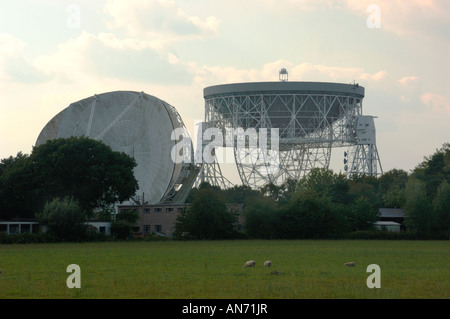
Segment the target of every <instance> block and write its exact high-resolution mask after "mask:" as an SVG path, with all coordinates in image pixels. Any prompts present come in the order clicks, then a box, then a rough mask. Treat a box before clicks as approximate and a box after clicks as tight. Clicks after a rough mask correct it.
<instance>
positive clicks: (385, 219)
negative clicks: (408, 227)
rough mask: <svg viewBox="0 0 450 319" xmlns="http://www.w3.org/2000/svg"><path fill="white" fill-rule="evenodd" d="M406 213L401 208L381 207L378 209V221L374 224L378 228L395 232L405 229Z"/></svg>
mask: <svg viewBox="0 0 450 319" xmlns="http://www.w3.org/2000/svg"><path fill="white" fill-rule="evenodd" d="M404 220H405V214H404V212H403V210H402V209H400V208H380V209H379V210H378V221H377V222H376V223H375V224H374V225H375V227H376V228H377V229H384V230H388V231H393V232H399V231H401V230H404V226H403V222H404Z"/></svg>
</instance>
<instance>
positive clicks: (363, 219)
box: [176, 143, 450, 239]
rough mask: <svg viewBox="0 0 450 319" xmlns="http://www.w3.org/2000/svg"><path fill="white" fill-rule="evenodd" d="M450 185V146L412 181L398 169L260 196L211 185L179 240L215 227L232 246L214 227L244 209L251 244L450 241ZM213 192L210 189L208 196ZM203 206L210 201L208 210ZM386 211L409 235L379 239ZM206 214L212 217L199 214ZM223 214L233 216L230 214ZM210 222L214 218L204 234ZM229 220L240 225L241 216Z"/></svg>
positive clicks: (323, 175) (319, 178) (323, 172)
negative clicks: (392, 211)
mask: <svg viewBox="0 0 450 319" xmlns="http://www.w3.org/2000/svg"><path fill="white" fill-rule="evenodd" d="M449 181H450V144H448V143H447V144H444V146H443V147H442V148H441V149H438V150H436V152H435V153H434V154H433V155H431V156H428V157H425V158H424V161H423V162H422V163H420V164H419V165H418V166H417V167H416V168H415V169H414V170H413V171H412V172H410V173H408V172H406V171H404V170H401V169H392V170H390V171H388V172H385V173H384V174H383V175H382V176H380V177H373V176H353V177H350V178H347V176H345V175H343V174H336V173H334V172H333V171H331V170H327V169H323V168H315V169H313V170H312V171H311V172H310V174H309V175H308V176H307V177H304V178H302V179H301V180H300V181H298V182H296V181H293V180H288V181H287V182H286V183H285V184H283V185H281V186H276V185H273V184H268V185H266V186H265V187H263V188H262V189H261V190H259V191H255V190H252V189H250V188H249V187H247V186H235V187H233V188H230V189H227V190H220V189H219V188H217V187H212V186H210V185H207V184H204V185H201V186H200V187H199V188H198V189H193V190H192V192H191V194H190V198H189V201H191V202H192V204H193V205H192V207H191V209H190V212H189V211H188V212H185V213H184V214H183V218H184V220H189V223H190V224H188V223H186V222H184V221H183V220H180V221H179V222H178V223H177V226H178V229H179V230H181V231H178V232H176V234H178V235H180V234H182V233H189V234H191V237H194V238H198V239H201V238H204V236H203V237H202V236H200V235H197V233H196V229H197V228H201V227H206V226H209V229H208V233H209V234H210V235H209V237H208V238H212V239H217V238H229V237H230V236H232V234H233V233H232V231H231V230H230V227H229V226H228V228H227V229H228V231H227V232H221V231H217V232H214V227H215V226H214V221H216V222H217V221H219V220H221V219H217V220H214V218H213V216H211V215H214V214H215V211H217V209H214V207H223V204H224V203H225V202H226V203H244V205H245V206H244V211H243V214H244V217H245V225H244V226H245V227H244V231H245V234H246V235H247V236H248V237H250V238H265V239H305V238H321V239H327V238H329V239H332V238H377V237H378V238H379V237H383V238H417V239H427V238H430V239H431V238H433V239H448V238H449V236H450V185H449ZM205 189H209V191H208V194H207V195H205V192H206V191H205ZM203 201H208V205H205V203H203ZM214 201H215V202H214ZM194 204H195V205H194ZM383 207H385V208H402V209H403V210H404V213H405V221H404V225H403V230H404V231H403V232H402V233H400V234H386V233H385V232H384V233H383V232H377V231H374V229H373V223H374V222H375V221H377V220H378V210H379V208H383ZM198 210H202V211H204V213H202V214H198ZM208 214H210V215H208ZM221 214H222V215H223V214H225V213H224V212H223V210H222V212H221ZM231 215H232V213H231ZM202 216H208V220H206V222H205V225H204V226H203V225H202V218H203V217H202ZM222 220H228V222H229V221H230V220H232V221H233V222H234V223H236V222H237V219H236V216H235V218H234V219H233V218H231V219H230V218H228V219H227V218H222ZM194 225H197V226H194ZM196 227H197V228H196ZM221 227H222V228H223V226H221ZM192 234H194V235H193V236H192ZM201 234H204V232H201ZM235 235H236V234H235Z"/></svg>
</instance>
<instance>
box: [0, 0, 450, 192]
mask: <svg viewBox="0 0 450 319" xmlns="http://www.w3.org/2000/svg"><path fill="white" fill-rule="evenodd" d="M449 57H450V1H447V0H378V1H377V0H369V1H366V0H334V1H331V0H276V1H275V0H239V1H237V0H142V1H138V0H111V1H110V0H95V1H92V0H90V1H87V0H80V1H76V0H68V1H65V0H29V1H27V0H16V1H2V2H1V4H0V159H3V158H6V157H9V156H11V155H12V156H15V155H16V154H17V153H18V152H22V153H26V154H30V153H31V151H32V147H33V145H34V144H35V142H36V139H37V137H38V135H39V133H40V131H41V130H42V128H43V127H44V126H45V124H46V123H47V122H48V121H49V120H51V119H52V118H53V116H55V115H56V114H57V113H58V112H59V111H61V110H62V109H64V108H66V107H67V106H68V105H69V104H71V103H72V102H76V101H79V100H81V99H84V98H87V97H90V96H92V95H94V94H100V93H104V92H110V91H116V90H131V91H139V92H140V91H144V92H145V93H147V94H150V95H153V96H156V97H158V98H160V99H162V100H164V101H166V102H167V103H169V104H171V105H173V106H174V107H175V108H176V109H177V110H178V112H179V113H180V115H181V117H182V118H183V121H184V123H185V125H186V126H187V128H188V129H189V131H190V132H191V135H192V136H193V130H194V122H195V121H199V120H202V119H203V118H204V99H203V89H204V88H205V87H207V86H211V85H217V84H226V83H235V82H249V81H278V72H279V70H280V69H281V68H286V69H287V71H288V72H289V80H290V81H321V82H339V83H353V82H356V83H358V84H359V85H362V86H363V87H364V88H365V98H364V101H363V114H366V115H373V116H377V118H376V119H375V125H376V134H377V147H378V152H379V156H380V158H381V164H382V168H383V170H384V171H385V172H386V171H388V170H391V169H394V168H397V169H403V170H406V171H408V172H409V171H410V170H412V169H414V167H416V166H417V165H418V164H419V163H420V162H422V161H423V159H424V156H428V155H431V154H433V153H434V152H435V151H436V149H439V148H440V147H442V145H443V144H444V143H446V142H450V85H449V81H448V78H447V76H448V75H449V74H450V61H449ZM343 152H344V151H343V150H342V149H333V151H332V161H331V166H330V168H331V169H333V170H334V171H336V172H339V171H342V169H343V164H342V160H343ZM228 174H231V175H233V172H231V171H230V173H228ZM228 177H229V179H230V180H231V181H233V182H235V183H239V180H238V178H237V177H236V175H233V176H228Z"/></svg>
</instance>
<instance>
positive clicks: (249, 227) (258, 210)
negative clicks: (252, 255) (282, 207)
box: [244, 196, 277, 239]
mask: <svg viewBox="0 0 450 319" xmlns="http://www.w3.org/2000/svg"><path fill="white" fill-rule="evenodd" d="M276 210H277V203H276V201H275V200H274V199H273V198H271V197H267V196H258V197H254V198H253V200H252V201H251V202H249V203H248V204H246V205H245V208H244V216H245V231H246V233H247V234H248V235H249V236H250V237H253V238H264V239H271V238H275V237H276V233H275V223H276V218H275V217H276V216H275V213H276Z"/></svg>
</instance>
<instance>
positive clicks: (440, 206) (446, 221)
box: [433, 180, 450, 239]
mask: <svg viewBox="0 0 450 319" xmlns="http://www.w3.org/2000/svg"><path fill="white" fill-rule="evenodd" d="M433 208H434V210H435V213H436V218H437V224H438V227H439V231H441V232H443V233H445V234H446V237H448V238H449V239H450V184H449V183H447V181H445V180H444V181H443V182H442V183H441V185H439V187H438V189H437V194H436V197H435V198H434V200H433Z"/></svg>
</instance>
